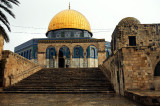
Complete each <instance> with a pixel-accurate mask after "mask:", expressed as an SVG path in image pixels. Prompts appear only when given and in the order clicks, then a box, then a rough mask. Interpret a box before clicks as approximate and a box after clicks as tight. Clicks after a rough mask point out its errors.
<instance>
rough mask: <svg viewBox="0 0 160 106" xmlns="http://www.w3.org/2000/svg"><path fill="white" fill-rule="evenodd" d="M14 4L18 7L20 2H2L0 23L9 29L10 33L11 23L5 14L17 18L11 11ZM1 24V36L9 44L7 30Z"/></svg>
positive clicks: (15, 0) (8, 0)
mask: <svg viewBox="0 0 160 106" xmlns="http://www.w3.org/2000/svg"><path fill="white" fill-rule="evenodd" d="M12 4H14V5H17V6H18V5H19V1H18V0H0V21H1V23H2V24H3V25H4V26H6V27H7V29H8V31H11V29H10V26H9V25H10V23H9V21H8V19H7V17H6V15H5V14H4V12H6V13H8V14H9V15H10V16H12V17H13V18H15V15H14V14H13V12H12V11H11V9H12ZM1 23H0V36H3V38H4V39H5V41H6V42H9V37H8V34H7V33H6V30H5V28H4V27H3V26H2V25H1Z"/></svg>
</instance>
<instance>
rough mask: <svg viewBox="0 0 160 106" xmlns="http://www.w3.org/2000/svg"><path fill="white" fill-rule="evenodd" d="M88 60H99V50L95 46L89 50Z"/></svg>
mask: <svg viewBox="0 0 160 106" xmlns="http://www.w3.org/2000/svg"><path fill="white" fill-rule="evenodd" d="M87 58H97V48H96V47H95V46H94V45H90V46H89V47H88V48H87Z"/></svg>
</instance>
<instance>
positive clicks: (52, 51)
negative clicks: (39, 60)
mask: <svg viewBox="0 0 160 106" xmlns="http://www.w3.org/2000/svg"><path fill="white" fill-rule="evenodd" d="M55 55H56V50H55V48H54V47H49V48H47V50H46V58H47V59H52V58H53V56H55Z"/></svg>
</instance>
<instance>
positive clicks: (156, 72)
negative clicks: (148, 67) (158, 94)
mask: <svg viewBox="0 0 160 106" xmlns="http://www.w3.org/2000/svg"><path fill="white" fill-rule="evenodd" d="M154 76H160V61H159V62H158V64H157V65H156V67H155V70H154Z"/></svg>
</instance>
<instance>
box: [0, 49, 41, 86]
mask: <svg viewBox="0 0 160 106" xmlns="http://www.w3.org/2000/svg"><path fill="white" fill-rule="evenodd" d="M1 66H2V67H3V68H2V69H3V70H1V71H3V75H4V76H3V87H8V86H11V85H13V84H15V83H17V82H19V81H20V80H22V79H24V78H26V77H28V76H30V75H32V74H33V73H35V72H37V71H39V70H40V69H42V68H43V67H42V66H40V65H38V64H35V63H34V62H32V61H30V60H28V59H26V58H24V57H22V56H20V55H18V54H16V53H13V52H11V51H3V57H2V64H1Z"/></svg>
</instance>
